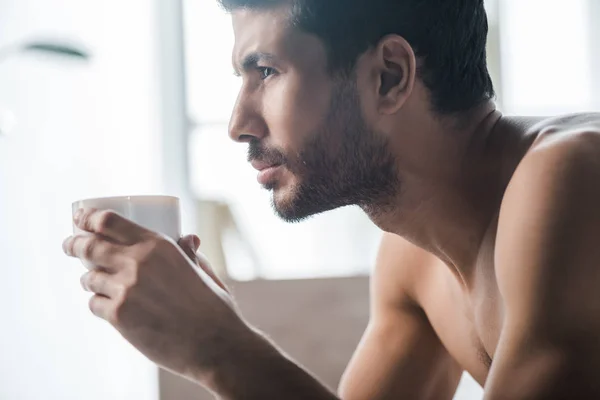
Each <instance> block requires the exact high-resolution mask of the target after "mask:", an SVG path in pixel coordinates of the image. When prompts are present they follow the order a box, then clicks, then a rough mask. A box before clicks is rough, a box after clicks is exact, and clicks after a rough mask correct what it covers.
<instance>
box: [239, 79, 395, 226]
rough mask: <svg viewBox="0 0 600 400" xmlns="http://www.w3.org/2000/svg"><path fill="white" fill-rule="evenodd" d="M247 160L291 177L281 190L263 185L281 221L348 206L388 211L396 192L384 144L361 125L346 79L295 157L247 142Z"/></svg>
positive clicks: (356, 102)
mask: <svg viewBox="0 0 600 400" xmlns="http://www.w3.org/2000/svg"><path fill="white" fill-rule="evenodd" d="M248 160H249V161H250V160H263V161H269V162H270V163H272V164H281V165H283V166H284V167H285V168H286V169H287V170H288V171H289V172H291V173H292V174H293V175H294V176H295V177H296V178H297V180H298V183H297V184H295V185H294V186H293V187H291V188H287V189H288V190H286V191H285V193H280V191H282V189H281V188H280V187H278V183H277V182H273V183H271V184H269V185H268V186H266V189H270V190H273V191H274V193H273V198H272V205H273V209H274V211H275V212H276V213H277V214H278V215H279V217H280V218H281V219H283V220H285V221H287V222H299V221H302V220H304V219H306V218H307V217H310V216H312V215H316V214H319V213H322V212H325V211H329V210H333V209H336V208H340V207H345V206H350V205H358V206H360V207H361V208H363V210H365V211H366V212H367V214H369V216H371V217H372V218H373V217H375V216H376V215H377V214H381V213H384V212H387V211H388V209H389V207H390V206H391V202H392V200H393V199H394V197H395V195H396V193H397V191H398V190H399V179H398V173H397V170H396V162H395V159H394V156H393V155H392V152H391V150H390V145H389V142H388V140H387V139H386V138H385V137H384V136H383V135H380V134H377V133H376V132H374V131H373V130H370V129H369V128H368V127H367V125H366V123H365V120H364V118H363V116H362V112H361V107H360V98H359V95H358V91H357V88H356V84H355V83H354V80H352V79H345V80H343V81H340V82H338V83H336V85H335V88H334V91H333V95H332V101H331V104H330V107H329V112H328V113H327V116H326V118H325V121H324V123H323V125H322V126H321V127H320V128H319V129H317V130H316V132H314V133H312V134H311V135H310V139H309V140H307V142H306V143H305V144H304V145H303V146H302V149H301V150H300V151H299V152H298V153H297V155H295V156H287V155H286V154H285V153H284V152H282V151H280V150H277V149H272V148H265V147H262V145H261V143H260V142H259V141H258V140H252V141H250V143H249V148H248Z"/></svg>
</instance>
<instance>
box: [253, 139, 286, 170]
mask: <svg viewBox="0 0 600 400" xmlns="http://www.w3.org/2000/svg"><path fill="white" fill-rule="evenodd" d="M255 160H256V161H262V162H266V163H269V164H273V165H280V164H285V163H286V159H285V156H284V155H283V153H282V152H281V151H279V150H276V149H272V148H271V149H270V148H267V147H265V146H264V145H263V144H262V143H260V142H259V141H258V139H252V140H250V142H249V143H248V162H252V161H255Z"/></svg>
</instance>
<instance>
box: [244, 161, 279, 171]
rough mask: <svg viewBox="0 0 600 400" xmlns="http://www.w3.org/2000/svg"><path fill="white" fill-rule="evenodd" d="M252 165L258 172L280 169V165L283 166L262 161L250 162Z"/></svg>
mask: <svg viewBox="0 0 600 400" xmlns="http://www.w3.org/2000/svg"><path fill="white" fill-rule="evenodd" d="M250 164H251V165H252V167H253V168H254V169H255V170H257V171H263V170H265V169H269V168H274V167H278V166H279V165H281V164H276V163H272V162H267V161H260V160H252V161H251V162H250Z"/></svg>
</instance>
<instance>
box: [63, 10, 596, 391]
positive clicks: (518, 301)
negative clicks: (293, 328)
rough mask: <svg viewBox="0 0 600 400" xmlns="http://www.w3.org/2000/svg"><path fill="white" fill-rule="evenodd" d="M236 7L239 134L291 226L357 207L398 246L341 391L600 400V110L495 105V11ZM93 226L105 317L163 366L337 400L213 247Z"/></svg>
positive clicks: (94, 282)
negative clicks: (491, 53)
mask: <svg viewBox="0 0 600 400" xmlns="http://www.w3.org/2000/svg"><path fill="white" fill-rule="evenodd" d="M223 5H224V7H225V8H226V9H227V10H228V11H230V12H231V13H232V16H233V28H234V31H235V48H234V50H233V63H234V66H235V68H236V70H237V72H238V73H239V74H240V75H241V76H242V77H243V84H242V87H241V90H240V93H239V97H238V100H237V104H236V106H235V109H234V111H233V116H232V119H231V125H230V135H231V137H232V138H233V139H234V140H237V141H239V142H245V143H247V144H248V146H249V161H250V162H251V163H252V164H253V165H254V167H256V168H257V169H258V170H260V172H259V176H258V180H259V182H260V183H261V184H262V185H264V186H265V187H266V188H268V189H270V190H272V192H273V204H274V208H275V210H276V211H277V213H278V214H279V215H280V216H281V217H282V218H284V219H286V220H289V221H296V220H300V219H303V218H305V217H307V216H309V215H313V214H316V213H320V212H324V211H327V210H331V209H334V208H336V207H341V206H346V205H350V204H356V205H359V206H360V207H361V208H362V209H363V210H364V211H365V212H366V213H367V214H368V215H369V217H370V218H371V219H372V220H373V221H374V223H376V224H377V225H378V226H379V227H380V228H381V229H383V230H384V231H386V232H387V233H386V235H385V237H384V239H383V242H382V244H381V250H380V254H379V257H378V260H377V266H376V270H375V272H374V275H373V277H372V315H371V320H370V323H369V326H368V328H367V331H366V333H365V335H364V337H363V339H362V341H361V343H360V345H359V347H358V350H357V351H356V354H355V355H354V357H353V359H352V361H351V362H350V365H349V367H348V370H347V371H346V373H345V375H344V377H343V380H342V384H341V387H340V391H339V396H340V397H341V398H342V399H345V400H347V399H396V398H398V399H411V400H413V399H436V400H438V399H451V398H452V396H453V394H454V392H455V389H456V386H457V384H458V381H459V379H460V376H461V373H462V372H463V371H468V372H469V373H470V374H471V375H472V376H473V377H474V378H475V379H476V380H477V381H478V382H479V383H480V384H481V385H482V386H483V387H484V390H485V399H488V400H497V399H502V400H504V399H506V400H517V399H527V400H534V399H540V400H541V399H543V400H551V399H594V398H600V380H599V379H597V377H598V371H600V340H599V339H598V338H599V337H600V317H599V315H600V314H599V313H600V295H598V288H599V287H600V245H599V244H598V239H599V238H600V207H599V204H600V184H599V182H600V115H598V114H589V115H583V114H581V115H570V116H563V117H558V118H551V119H542V118H509V117H503V116H502V115H501V114H500V113H499V112H498V111H496V110H495V107H494V103H493V88H492V83H491V80H490V78H489V75H488V72H487V68H486V54H485V42H486V33H487V21H486V16H485V12H484V8H483V4H482V0H461V1H447V0H328V1H322V0H294V1H292V0H289V1H288V0H280V1H278V0H223ZM557 78H559V76H558V75H557ZM561 79H568V75H567V76H563V77H562V78H561ZM549 84H551V83H550V82H549ZM76 222H77V224H78V225H79V226H80V227H82V228H83V229H85V230H87V231H90V232H92V233H95V235H92V236H88V237H75V238H69V239H67V241H66V242H65V251H66V252H67V253H68V254H69V255H72V256H76V257H80V258H84V259H87V260H89V261H91V262H93V263H94V264H95V265H99V266H103V267H104V269H103V270H102V271H101V270H93V271H91V272H89V273H88V274H86V275H84V277H83V279H82V282H83V285H84V287H85V288H86V289H87V290H90V291H92V292H94V293H95V295H94V296H93V297H92V299H91V302H90V306H91V309H92V311H93V312H94V313H95V314H96V315H98V316H100V317H102V318H105V319H107V320H108V321H109V322H111V323H112V324H113V325H114V326H115V327H116V328H117V329H118V330H119V331H120V332H121V333H122V334H123V336H124V337H125V338H126V339H128V340H129V341H131V343H133V344H134V345H135V346H137V348H138V349H140V350H141V351H142V352H143V353H144V354H145V355H146V356H148V357H149V358H150V359H151V360H153V361H155V362H156V363H157V364H159V365H161V366H163V367H164V368H168V369H170V370H172V371H175V372H177V373H179V374H181V375H183V376H186V377H188V378H189V379H192V380H194V381H196V382H198V383H200V384H203V385H205V386H206V387H208V388H210V389H211V390H212V391H214V392H215V393H216V394H218V395H219V396H221V397H222V398H229V399H237V398H245V399H334V398H336V397H335V396H334V394H332V393H330V392H329V391H328V390H327V389H325V388H324V387H323V386H322V385H320V384H319V383H318V382H317V380H315V379H314V378H313V377H312V376H311V375H310V374H309V373H307V372H305V371H304V370H303V369H302V368H301V367H299V366H297V365H295V364H294V362H293V361H291V360H290V359H288V358H287V357H285V356H284V355H283V354H281V353H280V352H279V351H278V350H277V349H276V347H275V346H274V345H272V344H271V343H269V341H268V340H266V339H265V338H264V337H263V336H262V335H261V334H260V333H258V332H256V331H255V330H254V329H253V328H252V327H250V326H249V325H248V324H247V323H246V322H244V321H243V319H242V318H241V317H240V316H239V315H238V313H237V312H236V311H235V307H234V306H233V305H232V304H233V302H232V299H231V297H230V296H229V294H228V293H227V291H226V289H225V287H224V286H223V285H222V284H221V283H220V282H219V281H218V280H216V278H215V277H214V275H213V276H211V275H212V274H211V272H210V268H209V267H208V264H207V262H206V260H200V259H198V258H197V257H196V255H195V252H196V250H197V249H198V246H199V240H198V238H196V237H187V238H185V239H183V240H182V241H181V243H180V244H181V247H182V249H183V250H182V249H181V248H179V247H177V246H176V245H175V244H174V243H172V242H170V241H168V240H166V239H163V238H162V237H160V236H158V235H156V234H154V233H152V232H148V231H146V230H144V229H142V228H140V227H138V226H136V225H134V224H132V223H131V222H129V221H127V220H125V219H123V218H121V217H119V216H118V215H115V214H112V213H109V212H98V211H94V210H86V211H84V212H82V213H80V214H79V215H78V216H77V217H76ZM186 254H187V257H186ZM190 258H191V259H192V260H194V261H196V263H198V264H199V265H200V266H202V267H203V268H204V270H205V271H206V272H207V273H201V275H200V277H198V275H197V274H196V273H195V272H194V271H193V269H192V268H190V265H191V262H190ZM215 282H217V284H219V285H221V286H220V287H216V285H215V284H214V283H215Z"/></svg>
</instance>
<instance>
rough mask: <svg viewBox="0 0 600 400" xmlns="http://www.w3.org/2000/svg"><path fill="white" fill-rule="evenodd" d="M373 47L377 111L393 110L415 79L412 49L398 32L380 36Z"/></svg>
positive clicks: (396, 108)
mask: <svg viewBox="0 0 600 400" xmlns="http://www.w3.org/2000/svg"><path fill="white" fill-rule="evenodd" d="M374 50H375V51H374V55H375V65H374V66H375V69H376V71H375V76H376V78H377V82H376V87H377V98H378V111H379V112H380V113H382V114H394V113H396V112H397V111H398V110H399V109H400V108H402V106H403V105H404V103H405V102H406V100H407V99H408V97H409V96H410V94H411V93H412V90H413V86H414V83H415V79H416V57H415V53H414V51H413V49H412V47H411V46H410V45H409V44H408V42H407V41H406V40H405V39H404V38H402V37H401V36H398V35H388V36H385V37H383V38H382V39H381V40H380V41H379V43H378V44H377V47H376V48H375V49H374Z"/></svg>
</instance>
